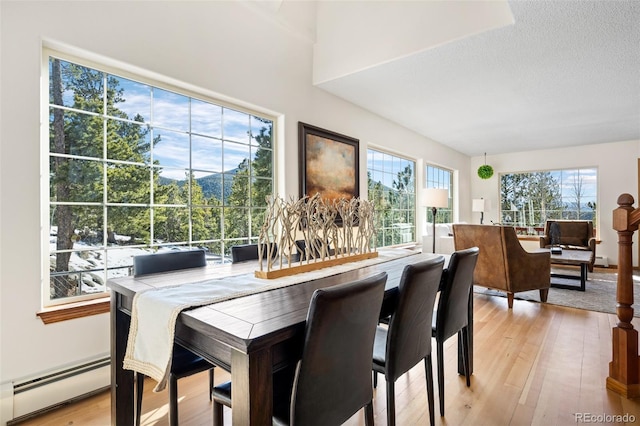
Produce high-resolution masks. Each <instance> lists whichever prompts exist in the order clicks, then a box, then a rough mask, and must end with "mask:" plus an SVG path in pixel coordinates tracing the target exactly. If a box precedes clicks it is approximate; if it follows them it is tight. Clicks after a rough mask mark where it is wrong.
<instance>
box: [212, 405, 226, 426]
mask: <svg viewBox="0 0 640 426" xmlns="http://www.w3.org/2000/svg"><path fill="white" fill-rule="evenodd" d="M223 410H224V405H222V404H220V403H219V402H218V401H213V426H222V425H223V424H224V418H223V414H222V412H223Z"/></svg>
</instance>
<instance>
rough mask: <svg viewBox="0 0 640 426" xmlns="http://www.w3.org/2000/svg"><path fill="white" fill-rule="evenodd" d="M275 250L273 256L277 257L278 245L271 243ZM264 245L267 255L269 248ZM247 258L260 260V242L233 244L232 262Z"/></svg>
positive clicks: (244, 260) (243, 260)
mask: <svg viewBox="0 0 640 426" xmlns="http://www.w3.org/2000/svg"><path fill="white" fill-rule="evenodd" d="M271 245H272V247H273V252H272V253H271V257H272V258H275V257H276V256H277V254H278V245H277V244H276V243H271ZM266 248H267V247H266V244H265V245H264V255H263V256H265V257H266V255H267V250H266ZM247 260H258V244H238V245H235V246H231V263H238V262H246V261H247Z"/></svg>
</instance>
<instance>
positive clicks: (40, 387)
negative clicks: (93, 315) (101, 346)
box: [2, 356, 111, 426]
mask: <svg viewBox="0 0 640 426" xmlns="http://www.w3.org/2000/svg"><path fill="white" fill-rule="evenodd" d="M110 362H111V361H110V357H108V356H106V357H101V358H98V359H94V360H91V361H86V362H83V363H80V364H78V365H74V366H69V367H65V368H61V369H58V370H54V371H50V372H46V373H43V374H40V375H38V376H36V377H30V378H25V379H22V380H17V381H15V382H13V383H11V384H10V386H11V388H12V389H10V391H9V392H7V389H6V386H3V387H4V389H3V404H2V405H3V418H4V419H3V420H4V421H6V424H7V425H8V426H10V425H15V424H19V423H20V422H22V421H25V420H27V419H29V418H32V417H35V416H37V415H40V414H42V413H45V412H48V411H51V410H53V409H55V408H59V407H61V406H64V405H67V404H70V403H71V402H74V401H77V400H79V399H83V398H86V397H88V396H91V395H94V394H96V393H98V392H102V391H103V390H105V389H107V388H108V387H109V385H110V382H111V368H110ZM5 385H6V384H5ZM5 398H11V401H10V403H9V404H10V406H11V407H12V409H11V411H12V412H11V413H10V414H9V417H8V418H6V416H7V413H6V412H4V411H5V410H6V409H7V407H8V405H9V404H7V401H4V399H5Z"/></svg>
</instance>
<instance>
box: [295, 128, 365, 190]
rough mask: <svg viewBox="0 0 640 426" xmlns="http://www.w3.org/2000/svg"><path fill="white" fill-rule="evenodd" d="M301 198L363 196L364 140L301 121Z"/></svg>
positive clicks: (299, 134) (299, 131)
mask: <svg viewBox="0 0 640 426" xmlns="http://www.w3.org/2000/svg"><path fill="white" fill-rule="evenodd" d="M298 144H299V146H298V155H299V165H300V173H299V176H300V186H299V187H300V198H302V197H304V196H305V195H308V196H309V197H312V196H313V195H315V193H316V192H317V193H319V194H320V197H321V198H323V199H324V200H327V201H333V200H338V199H340V198H345V199H347V200H350V199H351V198H354V197H360V141H359V140H358V139H355V138H352V137H350V136H345V135H341V134H340V133H336V132H332V131H330V130H326V129H321V128H319V127H316V126H312V125H310V124H306V123H302V122H298Z"/></svg>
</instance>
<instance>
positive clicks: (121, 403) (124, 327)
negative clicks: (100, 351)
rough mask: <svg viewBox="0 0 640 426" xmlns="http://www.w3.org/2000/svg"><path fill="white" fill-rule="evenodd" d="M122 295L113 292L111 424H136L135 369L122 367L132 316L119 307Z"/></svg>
mask: <svg viewBox="0 0 640 426" xmlns="http://www.w3.org/2000/svg"><path fill="white" fill-rule="evenodd" d="M120 297H121V295H120V294H119V293H117V292H115V291H112V292H111V424H112V425H132V424H134V414H135V413H134V392H133V388H134V386H133V382H134V380H133V379H134V377H133V371H131V370H125V369H124V368H122V363H123V361H124V355H125V351H126V350H127V339H128V336H129V326H130V324H131V316H129V315H128V314H126V313H125V312H123V311H122V310H120V309H119V307H120Z"/></svg>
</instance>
